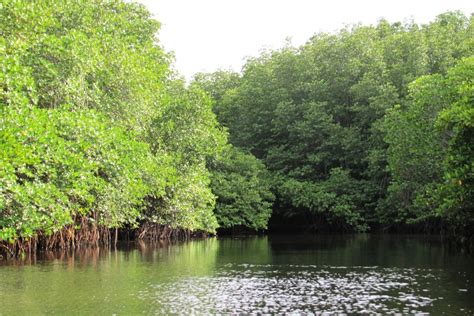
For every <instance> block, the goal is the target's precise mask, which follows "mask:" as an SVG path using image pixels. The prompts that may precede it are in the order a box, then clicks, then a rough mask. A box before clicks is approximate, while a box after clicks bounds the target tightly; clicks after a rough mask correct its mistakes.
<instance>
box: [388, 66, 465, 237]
mask: <svg viewBox="0 0 474 316" xmlns="http://www.w3.org/2000/svg"><path fill="white" fill-rule="evenodd" d="M473 77H474V57H469V58H467V59H464V60H462V61H460V62H459V64H458V65H457V66H456V67H453V68H451V69H450V70H449V71H448V74H447V76H445V77H443V76H440V75H431V76H427V77H422V78H420V79H418V80H417V81H416V82H414V83H413V85H412V86H411V93H410V96H411V98H410V101H409V102H407V104H406V106H405V107H396V108H394V109H393V110H391V111H390V112H389V113H388V115H387V117H386V122H385V125H386V129H387V136H386V140H387V143H388V144H389V145H390V147H389V150H388V161H389V168H390V171H391V174H392V182H391V184H390V187H389V202H390V207H391V208H392V210H394V211H395V214H394V215H393V216H396V220H397V221H407V220H412V221H413V220H415V221H420V220H425V219H426V218H427V217H442V218H446V219H447V220H448V221H450V222H451V223H452V224H454V227H457V228H460V229H461V230H462V231H463V232H464V233H466V232H467V229H466V228H468V227H470V228H472V224H473V222H472V212H473V208H472V205H473V204H474V193H473V192H474V187H473V179H474V178H473V175H474V173H473V170H474V169H473V166H474V163H473V153H474V149H473V143H472V139H473V131H474V129H473V124H474V123H473V122H474V110H473V109H474V106H473V105H474V104H473V96H474V94H473V92H474V84H473V79H472V78H473ZM392 212H393V211H392Z"/></svg>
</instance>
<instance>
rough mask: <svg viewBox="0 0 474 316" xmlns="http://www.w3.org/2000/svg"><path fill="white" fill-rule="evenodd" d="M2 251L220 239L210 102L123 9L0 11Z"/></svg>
mask: <svg viewBox="0 0 474 316" xmlns="http://www.w3.org/2000/svg"><path fill="white" fill-rule="evenodd" d="M0 6H1V13H0V25H1V30H0V32H1V34H2V36H1V38H0V51H1V54H0V64H1V68H2V72H1V74H0V85H1V88H2V89H1V98H0V111H1V119H0V120H1V128H0V240H7V241H10V242H14V241H15V240H16V239H17V238H24V239H28V238H31V237H35V236H36V235H37V234H38V233H43V234H45V235H50V234H52V233H54V232H57V231H59V230H61V229H63V228H65V227H66V226H68V227H78V226H77V225H78V224H79V223H84V221H83V220H84V219H86V220H87V221H86V222H87V223H88V224H94V225H100V226H102V227H106V228H112V227H136V226H138V225H140V224H142V223H144V222H147V221H152V222H156V223H159V224H163V225H168V226H170V227H172V228H179V229H188V230H203V231H208V232H214V231H215V229H216V227H217V220H216V217H215V215H214V213H213V209H214V205H215V196H214V195H213V194H212V192H211V189H210V176H209V172H208V171H207V169H206V166H205V164H206V161H207V160H208V159H216V158H217V157H218V156H219V154H220V152H221V148H222V147H223V146H224V145H225V143H226V134H225V132H224V131H223V130H222V129H221V128H220V127H219V125H218V123H217V120H216V117H215V115H214V114H213V112H212V109H211V101H210V99H209V98H208V97H207V96H206V95H205V94H204V93H203V92H202V91H201V90H200V89H199V88H197V87H190V88H186V87H185V86H184V83H183V82H182V81H181V80H180V79H177V78H176V75H175V74H174V73H173V72H172V71H171V70H170V67H169V65H170V62H171V59H170V57H169V55H168V54H166V53H165V52H164V51H163V50H162V48H161V47H160V46H158V45H157V38H156V33H157V31H158V29H159V23H158V22H157V21H155V20H153V19H151V18H150V13H149V12H148V11H147V10H146V9H145V7H144V6H142V5H138V4H135V3H128V2H124V1H118V0H114V1H92V0H87V1H81V2H80V3H78V2H76V1H64V2H61V3H58V2H54V1H40V2H29V1H10V0H7V1H3V2H2V4H1V5H0Z"/></svg>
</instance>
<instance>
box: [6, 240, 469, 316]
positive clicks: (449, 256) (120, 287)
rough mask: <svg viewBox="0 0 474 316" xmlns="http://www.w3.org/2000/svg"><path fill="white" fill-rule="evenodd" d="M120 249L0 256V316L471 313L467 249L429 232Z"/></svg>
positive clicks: (193, 243) (199, 242)
mask: <svg viewBox="0 0 474 316" xmlns="http://www.w3.org/2000/svg"><path fill="white" fill-rule="evenodd" d="M122 248H123V249H122ZM122 248H121V249H119V250H117V251H108V250H87V251H82V252H77V253H75V254H64V253H63V254H57V253H56V254H52V253H48V254H42V255H39V256H38V257H37V258H35V259H28V260H26V261H23V262H0V315H18V314H28V315H32V314H35V315H36V314H79V313H80V314H100V315H113V314H117V315H130V314H176V313H177V314H215V313H218V314H228V313H231V314H237V313H285V312H288V313H295V314H298V313H314V314H321V313H322V312H324V311H326V312H334V313H336V314H337V313H348V314H350V313H363V314H370V313H382V314H396V313H403V314H408V313H411V314H426V313H430V314H434V315H439V314H447V315H474V285H473V284H474V258H473V257H472V255H471V256H470V255H465V254H463V253H460V252H454V251H451V250H449V249H448V248H447V247H446V246H444V245H443V243H441V241H439V240H438V239H436V238H429V237H422V236H405V235H391V236H387V235H352V236H336V235H325V236H312V237H294V236H293V237H291V236H283V237H282V236H280V237H272V236H270V237H254V238H242V239H209V240H202V241H192V242H188V243H184V244H178V245H154V246H151V245H144V244H141V245H126V247H125V246H124V247H122Z"/></svg>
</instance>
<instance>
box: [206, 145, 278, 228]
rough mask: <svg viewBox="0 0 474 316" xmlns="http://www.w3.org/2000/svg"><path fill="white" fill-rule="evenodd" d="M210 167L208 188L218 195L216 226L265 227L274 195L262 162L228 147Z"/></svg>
mask: <svg viewBox="0 0 474 316" xmlns="http://www.w3.org/2000/svg"><path fill="white" fill-rule="evenodd" d="M210 168H211V171H212V176H211V179H212V182H211V188H212V192H213V193H214V194H215V195H216V196H217V205H216V210H215V214H216V217H217V221H218V222H219V225H220V226H221V227H223V228H231V227H235V226H244V227H249V228H252V229H254V230H259V229H266V228H267V225H268V220H269V219H270V215H271V210H272V202H273V199H274V197H273V194H272V193H271V191H270V182H269V179H268V174H267V170H266V169H265V166H264V165H263V163H262V162H260V161H259V160H258V159H256V158H255V157H254V156H252V155H250V154H246V153H244V152H243V151H241V150H239V149H237V148H233V147H229V149H228V150H227V152H226V153H225V155H223V156H222V157H221V158H220V159H219V160H217V161H215V162H213V163H212V164H211V165H210Z"/></svg>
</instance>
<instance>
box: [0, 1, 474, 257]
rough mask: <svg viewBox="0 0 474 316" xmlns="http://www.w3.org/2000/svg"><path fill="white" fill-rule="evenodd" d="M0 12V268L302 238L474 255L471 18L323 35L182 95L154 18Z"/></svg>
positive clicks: (55, 7)
mask: <svg viewBox="0 0 474 316" xmlns="http://www.w3.org/2000/svg"><path fill="white" fill-rule="evenodd" d="M0 9H1V10H0V25H1V28H0V34H1V35H2V36H1V37H0V65H1V68H2V72H1V77H0V85H1V88H2V89H1V90H0V91H1V98H0V117H1V118H0V125H1V126H0V256H1V257H2V258H6V257H16V256H20V255H22V254H24V253H35V251H36V250H37V249H46V250H51V249H57V248H60V249H74V248H78V247H90V246H92V247H97V246H99V245H103V246H110V245H113V244H116V243H117V241H118V240H120V239H121V238H122V237H123V236H132V238H134V239H137V240H149V241H157V240H167V239H189V238H191V237H196V236H206V235H214V234H216V232H217V229H220V230H221V231H223V232H232V231H234V230H236V229H242V230H244V231H245V230H251V231H265V230H268V229H269V228H272V227H273V228H276V227H279V228H282V227H283V228H288V230H291V228H292V227H293V228H294V227H300V226H304V227H307V228H308V231H311V232H318V231H333V232H336V231H340V232H367V231H399V230H404V229H409V230H414V231H417V232H438V233H439V232H440V231H441V232H442V233H444V234H446V235H450V236H451V237H452V238H453V239H454V240H457V241H458V242H460V243H461V244H469V243H471V244H473V242H472V241H473V238H474V209H473V208H474V189H473V188H474V162H473V157H474V144H473V141H472V140H473V139H474V23H473V20H474V18H473V16H471V17H467V16H465V15H464V14H462V13H460V12H446V13H443V14H441V15H439V16H438V17H437V18H436V19H435V20H434V21H433V22H431V23H428V24H426V25H418V24H416V23H415V22H406V23H399V22H397V23H389V22H388V21H385V20H381V21H379V23H378V24H377V25H370V26H364V25H354V26H350V27H346V28H344V29H341V30H340V31H338V32H337V33H331V34H328V33H319V34H315V35H314V36H313V37H312V38H311V39H309V41H308V42H307V43H306V44H305V45H302V46H301V47H284V48H282V49H280V50H275V51H267V52H264V53H262V54H261V56H258V57H255V58H250V59H248V60H247V63H246V65H245V66H244V67H243V69H242V72H240V73H236V72H232V71H217V72H215V73H211V74H202V73H200V74H196V75H195V77H194V79H193V81H192V82H191V83H190V84H188V85H187V84H186V83H185V81H184V79H183V78H182V77H180V75H179V74H178V73H176V71H175V70H173V56H172V54H171V53H168V52H166V51H165V49H164V48H163V47H162V46H161V45H160V42H159V37H158V35H159V33H158V31H159V28H160V23H159V22H158V21H156V20H153V19H152V18H151V15H150V13H149V12H148V11H147V9H146V8H145V7H144V6H143V5H140V4H136V3H130V2H124V1H119V0H113V1H92V0H86V1H81V2H80V3H78V2H75V1H64V2H60V3H59V2H51V1H40V2H31V1H13V0H6V1H3V2H2V4H1V5H0Z"/></svg>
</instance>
